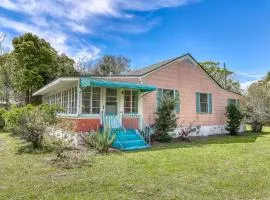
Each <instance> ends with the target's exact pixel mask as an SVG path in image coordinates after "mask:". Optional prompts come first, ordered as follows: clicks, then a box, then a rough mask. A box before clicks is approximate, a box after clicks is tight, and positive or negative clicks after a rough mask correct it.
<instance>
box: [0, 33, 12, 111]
mask: <svg viewBox="0 0 270 200" xmlns="http://www.w3.org/2000/svg"><path fill="white" fill-rule="evenodd" d="M5 37H6V34H3V35H1V36H0V84H1V96H2V99H3V100H4V102H5V106H6V109H7V108H8V107H9V104H10V93H11V89H12V84H11V71H12V69H11V67H12V63H13V62H12V61H13V59H12V56H11V55H10V54H9V53H6V52H4V50H3V48H2V42H3V41H4V40H5Z"/></svg>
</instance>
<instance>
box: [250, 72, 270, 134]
mask: <svg viewBox="0 0 270 200" xmlns="http://www.w3.org/2000/svg"><path fill="white" fill-rule="evenodd" d="M245 103H246V111H247V114H246V117H247V123H249V124H250V125H251V128H252V131H253V132H261V131H262V127H263V126H264V125H267V124H269V123H270V82H269V76H266V77H265V79H264V80H260V81H257V82H255V83H253V84H251V85H250V86H249V88H248V91H247V95H246V96H245Z"/></svg>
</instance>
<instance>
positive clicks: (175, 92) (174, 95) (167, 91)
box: [157, 88, 180, 113]
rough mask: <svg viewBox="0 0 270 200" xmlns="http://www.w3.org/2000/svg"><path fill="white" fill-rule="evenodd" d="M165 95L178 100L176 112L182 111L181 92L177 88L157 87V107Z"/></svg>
mask: <svg viewBox="0 0 270 200" xmlns="http://www.w3.org/2000/svg"><path fill="white" fill-rule="evenodd" d="M164 96H169V97H171V98H172V99H175V100H176V105H175V112H176V113H180V92H179V91H178V90H176V89H163V88H158V89H157V107H159V106H160V104H161V101H162V98H163V97H164Z"/></svg>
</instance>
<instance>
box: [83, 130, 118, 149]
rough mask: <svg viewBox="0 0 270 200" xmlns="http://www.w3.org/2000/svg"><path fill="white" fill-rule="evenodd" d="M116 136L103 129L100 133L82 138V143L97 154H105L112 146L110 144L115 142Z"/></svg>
mask: <svg viewBox="0 0 270 200" xmlns="http://www.w3.org/2000/svg"><path fill="white" fill-rule="evenodd" d="M115 137H116V135H115V134H111V131H110V129H108V128H105V129H104V130H103V131H101V132H96V133H89V134H88V135H87V136H86V137H84V142H85V144H86V145H88V146H89V147H93V148H94V149H96V150H97V151H98V152H101V153H102V152H105V153H107V152H108V150H109V147H111V146H112V143H113V142H114V140H115Z"/></svg>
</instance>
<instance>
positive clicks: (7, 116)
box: [3, 105, 34, 135]
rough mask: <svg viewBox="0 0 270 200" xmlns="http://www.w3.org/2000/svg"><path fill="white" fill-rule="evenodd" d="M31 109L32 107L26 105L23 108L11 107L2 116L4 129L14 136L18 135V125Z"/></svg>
mask: <svg viewBox="0 0 270 200" xmlns="http://www.w3.org/2000/svg"><path fill="white" fill-rule="evenodd" d="M33 108H34V107H33V106H32V105H27V106H25V107H17V106H12V107H11V108H10V110H8V111H6V112H5V113H4V114H3V117H4V120H5V129H6V130H8V131H10V132H11V133H12V134H14V135H18V134H19V132H20V125H21V124H23V122H22V121H23V119H24V116H27V115H28V112H29V111H30V110H32V109H33Z"/></svg>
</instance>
